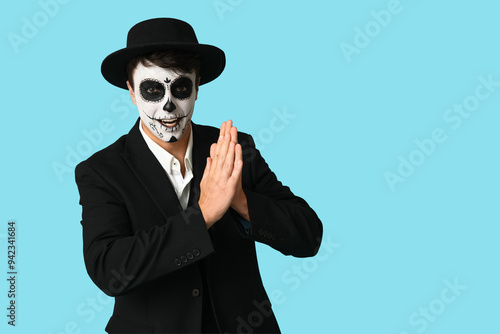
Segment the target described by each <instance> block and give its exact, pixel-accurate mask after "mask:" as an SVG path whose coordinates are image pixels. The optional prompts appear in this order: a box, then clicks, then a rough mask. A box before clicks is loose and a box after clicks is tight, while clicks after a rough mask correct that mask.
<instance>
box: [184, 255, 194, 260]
mask: <svg viewBox="0 0 500 334" xmlns="http://www.w3.org/2000/svg"><path fill="white" fill-rule="evenodd" d="M186 255H187V257H188V259H190V260H192V259H193V258H194V255H193V253H187V254H186Z"/></svg>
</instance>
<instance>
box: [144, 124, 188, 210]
mask: <svg viewBox="0 0 500 334" xmlns="http://www.w3.org/2000/svg"><path fill="white" fill-rule="evenodd" d="M189 126H191V124H190V125H189ZM139 130H140V131H141V134H142V136H143V137H144V140H145V141H146V144H147V145H148V147H149V149H150V150H151V152H152V153H153V154H154V156H155V157H156V159H157V160H158V162H159V163H160V164H161V166H162V167H163V169H164V170H165V173H166V174H167V176H168V178H169V180H170V183H172V186H173V187H174V190H175V193H176V194H177V198H178V199H179V202H180V203H181V206H182V209H183V210H185V209H186V208H187V205H188V200H189V193H190V189H189V188H190V183H191V179H192V178H193V165H192V161H193V131H192V130H193V129H192V128H191V133H190V135H189V140H188V146H187V150H186V155H185V156H184V166H185V168H186V170H185V172H184V177H183V176H182V173H181V164H180V163H179V160H177V159H176V158H175V157H174V156H173V155H172V154H170V153H169V152H168V151H167V150H165V149H164V148H163V147H161V146H160V145H158V144H157V143H155V142H154V141H153V140H152V139H151V138H149V137H148V135H147V134H146V133H145V132H144V130H143V129H142V122H139Z"/></svg>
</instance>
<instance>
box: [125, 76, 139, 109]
mask: <svg viewBox="0 0 500 334" xmlns="http://www.w3.org/2000/svg"><path fill="white" fill-rule="evenodd" d="M127 87H128V92H129V93H130V98H131V99H132V103H133V104H135V105H137V101H136V100H135V93H134V89H133V88H132V86H130V82H128V80H127Z"/></svg>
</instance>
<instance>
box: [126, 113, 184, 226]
mask: <svg viewBox="0 0 500 334" xmlns="http://www.w3.org/2000/svg"><path fill="white" fill-rule="evenodd" d="M139 121H140V120H138V121H137V122H136V123H135V125H134V127H133V128H132V129H131V130H130V132H129V134H128V136H127V143H126V145H125V149H124V151H123V153H122V156H123V158H124V159H125V161H126V162H127V164H128V165H129V167H130V169H131V170H132V171H133V173H134V174H135V176H136V177H137V179H138V180H139V182H140V183H141V184H142V186H143V187H144V189H145V190H146V191H147V192H148V194H149V195H150V196H151V199H152V200H153V202H154V203H155V204H156V206H157V207H158V209H159V210H160V211H161V213H162V214H163V216H164V217H165V219H167V218H168V217H170V216H172V215H175V214H177V213H179V212H180V211H182V207H181V205H180V203H179V199H178V198H177V194H176V193H175V190H174V188H173V187H172V184H171V183H170V180H169V179H168V176H167V175H166V173H165V170H164V169H163V167H162V166H161V165H160V163H159V162H158V160H157V159H156V157H155V156H154V154H153V153H152V152H151V151H150V150H149V147H148V146H147V144H146V142H145V141H144V138H143V137H142V134H141V133H140V131H139ZM126 181H127V180H124V182H126Z"/></svg>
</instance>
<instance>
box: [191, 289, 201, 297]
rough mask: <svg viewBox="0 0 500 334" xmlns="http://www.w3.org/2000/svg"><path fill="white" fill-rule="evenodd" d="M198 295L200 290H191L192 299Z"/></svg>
mask: <svg viewBox="0 0 500 334" xmlns="http://www.w3.org/2000/svg"><path fill="white" fill-rule="evenodd" d="M199 295H200V290H198V289H193V297H198V296H199Z"/></svg>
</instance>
